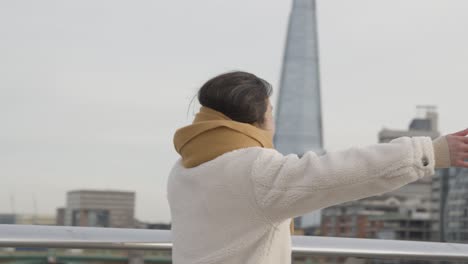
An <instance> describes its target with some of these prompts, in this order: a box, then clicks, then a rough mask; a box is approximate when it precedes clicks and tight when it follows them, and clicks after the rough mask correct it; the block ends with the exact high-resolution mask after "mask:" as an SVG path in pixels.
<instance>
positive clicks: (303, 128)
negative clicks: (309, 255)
mask: <svg viewBox="0 0 468 264" xmlns="http://www.w3.org/2000/svg"><path fill="white" fill-rule="evenodd" d="M276 108H277V111H276V135H275V139H274V140H275V147H276V149H277V150H278V151H280V152H281V153H283V154H285V155H286V154H290V153H294V154H297V155H299V156H301V155H303V154H304V153H305V152H306V151H310V150H312V151H315V152H318V153H322V152H323V143H322V111H321V102H320V78H319V58H318V39H317V19H316V5H315V0H293V6H292V11H291V14H290V17H289V26H288V35H287V40H286V47H285V51H284V57H283V67H282V74H281V84H280V92H279V97H278V103H277V106H276ZM319 224H320V212H319V211H315V212H312V213H310V214H307V215H305V216H303V217H301V218H300V219H296V225H298V226H300V227H312V226H317V225H319Z"/></svg>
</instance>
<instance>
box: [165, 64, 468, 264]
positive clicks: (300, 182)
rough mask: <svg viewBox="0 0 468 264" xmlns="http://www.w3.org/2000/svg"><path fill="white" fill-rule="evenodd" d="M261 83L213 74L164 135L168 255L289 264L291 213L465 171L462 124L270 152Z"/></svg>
mask: <svg viewBox="0 0 468 264" xmlns="http://www.w3.org/2000/svg"><path fill="white" fill-rule="evenodd" d="M271 92H272V89H271V86H270V85H269V84H268V83H267V82H266V81H264V80H262V79H260V78H258V77H257V76H255V75H253V74H250V73H246V72H231V73H226V74H222V75H219V76H217V77H215V78H213V79H211V80H209V81H208V82H207V83H205V84H204V85H203V86H202V87H201V88H200V90H199V92H198V100H199V101H200V104H201V105H202V107H201V109H200V112H199V113H197V115H196V117H195V120H194V121H193V123H192V124H191V125H189V126H186V127H183V128H180V129H179V130H177V131H176V133H175V135H174V146H175V148H176V150H177V152H178V153H179V154H180V155H181V158H180V159H179V160H178V161H177V162H176V163H175V165H174V167H173V169H172V170H171V173H170V176H169V182H168V200H169V205H170V208H171V215H172V234H173V242H174V247H173V261H174V263H175V264H186V263H233V264H234V263H235V264H241V263H255V264H258V263H268V264H272V263H281V264H283V263H290V262H291V232H290V228H289V227H290V224H291V218H293V217H296V216H300V215H303V214H305V213H308V212H310V211H313V210H317V209H320V208H324V207H328V206H332V205H335V204H338V203H343V202H347V201H351V200H356V199H361V198H364V197H368V196H372V195H377V194H382V193H385V192H388V191H391V190H395V189H397V188H400V187H402V186H403V185H405V184H408V183H410V182H413V181H416V180H418V179H420V178H422V177H426V176H430V175H432V174H434V169H435V168H446V167H449V166H459V167H465V168H467V167H468V162H466V161H464V160H465V159H468V137H465V136H466V135H467V134H468V129H466V130H464V131H461V132H458V133H455V134H451V135H447V136H444V137H440V138H438V139H436V140H435V141H432V140H431V139H430V138H429V137H413V138H409V137H402V138H398V139H395V140H393V141H391V142H390V143H386V144H375V145H371V146H368V147H353V148H350V149H347V150H344V151H338V152H329V153H327V154H326V155H324V156H317V155H316V154H315V153H313V152H311V151H309V152H306V153H305V154H304V155H303V156H302V157H300V158H299V157H298V156H297V155H292V154H291V155H286V156H284V155H282V154H280V153H279V152H278V151H276V150H275V149H274V148H273V143H272V139H273V134H274V123H273V116H272V107H271V104H270V101H269V97H270V95H271Z"/></svg>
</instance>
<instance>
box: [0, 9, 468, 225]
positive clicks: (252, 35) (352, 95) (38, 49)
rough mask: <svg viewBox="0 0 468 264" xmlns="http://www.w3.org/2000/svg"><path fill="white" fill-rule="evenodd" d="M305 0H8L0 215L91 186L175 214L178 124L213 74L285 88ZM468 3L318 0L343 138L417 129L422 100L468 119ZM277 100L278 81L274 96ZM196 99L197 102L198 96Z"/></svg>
mask: <svg viewBox="0 0 468 264" xmlns="http://www.w3.org/2000/svg"><path fill="white" fill-rule="evenodd" d="M290 4H291V2H290V1H279V0H274V1H272V0H269V1H266V0H261V1H251V0H250V1H247V0H237V1H219V0H199V1H157V0H154V1H117V0H106V1H103V0H98V1H96V0H93V1H90V0H88V1H58V0H57V1H32V0H29V1H26V0H24V1H16V0H7V1H1V2H0V175H1V184H0V213H9V212H11V211H12V208H11V202H10V197H14V204H15V209H16V212H17V213H33V211H34V210H33V202H32V201H33V197H35V198H36V200H37V207H38V211H39V213H42V214H54V213H55V208H56V207H58V206H63V205H64V204H65V193H66V191H68V190H72V189H79V188H93V189H123V190H134V191H136V192H137V208H136V216H137V218H138V219H141V220H147V221H168V220H169V209H168V206H167V202H166V198H165V197H166V196H165V195H166V192H165V188H166V179H167V174H168V172H169V170H170V168H171V166H172V163H173V162H174V161H175V160H176V159H177V158H178V156H177V154H176V153H175V151H174V150H173V148H172V134H173V132H174V131H175V129H176V128H178V127H180V126H182V125H186V124H188V123H189V122H191V119H192V116H191V113H192V111H190V113H189V115H187V110H188V105H189V103H190V99H191V98H192V96H193V95H194V94H195V92H196V90H197V88H198V87H199V86H200V85H201V84H202V83H203V82H204V81H205V80H207V79H208V78H210V77H212V76H214V75H216V74H218V73H221V72H225V71H230V70H236V69H240V70H246V71H251V72H253V73H256V74H257V75H259V76H261V77H263V78H265V79H267V80H269V81H270V82H271V83H272V84H273V85H274V86H275V88H276V89H277V84H278V83H279V76H280V69H281V59H282V54H283V46H284V41H285V34H286V26H287V19H288V14H289V11H290ZM467 11H468V2H467V1H464V0H437V1H436V0H410V1H408V0H367V1H364V0H318V22H319V36H320V48H321V50H320V55H321V73H322V76H321V81H322V97H323V98H322V99H323V119H324V120H323V121H324V140H325V147H326V148H327V149H328V150H338V149H342V148H346V147H349V146H351V145H365V144H371V143H375V142H376V138H377V133H378V131H379V130H380V129H381V128H382V127H383V126H386V127H390V128H406V127H407V125H408V123H409V121H410V119H411V118H413V117H414V115H415V105H417V104H435V105H437V106H438V107H439V113H440V129H441V131H442V132H444V133H446V132H452V131H455V130H461V129H463V128H466V127H467V124H468V122H467V120H468V118H467V115H466V107H464V106H466V101H467V98H468V89H467V88H466V87H467V85H468V34H467V33H468V32H467V28H468V17H467V16H466V12H467ZM273 99H274V100H275V99H276V93H275V95H274V97H273ZM194 109H195V110H193V111H196V109H197V107H195V108H194Z"/></svg>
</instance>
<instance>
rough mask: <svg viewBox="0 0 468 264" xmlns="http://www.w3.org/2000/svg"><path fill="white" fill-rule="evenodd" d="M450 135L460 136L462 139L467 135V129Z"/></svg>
mask: <svg viewBox="0 0 468 264" xmlns="http://www.w3.org/2000/svg"><path fill="white" fill-rule="evenodd" d="M452 135H454V136H462V137H464V136H467V135H468V128H466V129H464V130H462V131H458V132H455V133H453V134H452Z"/></svg>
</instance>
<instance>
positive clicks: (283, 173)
mask: <svg viewBox="0 0 468 264" xmlns="http://www.w3.org/2000/svg"><path fill="white" fill-rule="evenodd" d="M434 165H435V159H434V150H433V144H432V140H431V139H430V138H429V137H412V138H410V137H401V138H397V139H395V140H393V141H391V142H389V143H384V144H374V145H370V146H366V147H352V148H349V149H347V150H343V151H337V152H328V153H327V154H325V155H322V156H318V155H316V154H315V153H314V152H306V153H305V154H304V155H303V156H302V157H300V158H299V157H298V156H297V155H293V154H290V155H286V156H284V155H282V154H280V153H279V152H277V151H276V150H268V151H265V152H262V153H261V154H260V155H259V156H258V157H257V158H256V160H255V161H254V163H253V167H252V174H251V175H252V181H253V185H252V186H253V188H254V195H255V199H256V204H257V206H258V207H259V208H260V210H261V211H263V213H264V214H265V215H266V216H267V217H268V218H269V219H271V220H272V221H282V220H286V219H288V218H291V217H296V216H300V215H303V214H305V213H308V212H310V211H313V210H317V209H320V208H324V207H328V206H332V205H336V204H339V203H343V202H347V201H352V200H356V199H361V198H365V197H369V196H373V195H378V194H382V193H385V192H389V191H392V190H395V189H398V188H400V187H402V186H403V185H406V184H408V183H410V182H413V181H416V180H418V179H420V178H422V177H424V176H428V175H433V174H434Z"/></svg>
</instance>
